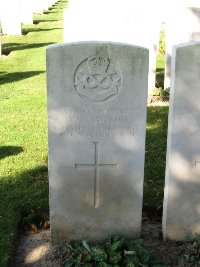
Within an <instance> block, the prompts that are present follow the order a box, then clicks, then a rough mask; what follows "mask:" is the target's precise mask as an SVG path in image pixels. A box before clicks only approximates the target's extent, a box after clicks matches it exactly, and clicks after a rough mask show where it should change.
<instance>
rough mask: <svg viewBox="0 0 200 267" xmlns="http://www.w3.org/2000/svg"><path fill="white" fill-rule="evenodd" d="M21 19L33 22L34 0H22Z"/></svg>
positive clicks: (28, 22) (26, 22)
mask: <svg viewBox="0 0 200 267" xmlns="http://www.w3.org/2000/svg"><path fill="white" fill-rule="evenodd" d="M21 21H22V23H24V24H33V0H21Z"/></svg>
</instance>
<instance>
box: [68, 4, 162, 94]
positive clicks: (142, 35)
mask: <svg viewBox="0 0 200 267" xmlns="http://www.w3.org/2000/svg"><path fill="white" fill-rule="evenodd" d="M155 3H156V6H157V9H156V10H158V11H157V13H156V15H153V14H152V12H149V9H151V8H152V5H153V4H155ZM144 4H145V9H144ZM105 6H106V8H105ZM159 6H160V4H159V3H158V2H157V1H153V2H152V1H151V3H147V2H146V1H130V0H124V2H123V5H121V2H120V1H116V0H110V1H107V0H102V1H97V0H86V1H84V2H83V1H80V0H77V1H74V2H73V1H71V2H69V8H68V9H66V10H65V11H64V27H63V28H64V42H65V43H69V42H75V41H88V40H90V41H111V42H120V43H129V44H133V45H139V46H143V47H146V48H148V49H149V51H150V60H149V91H150V90H151V89H153V88H154V87H155V73H156V53H157V46H158V44H159V32H160V27H161V17H159V14H160V13H159V8H158V7H159ZM97 10H98V12H97ZM77 17H78V18H79V19H78V20H77ZM70 25H73V27H71V26H70ZM149 33H150V34H149Z"/></svg>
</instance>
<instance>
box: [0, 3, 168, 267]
mask: <svg viewBox="0 0 200 267" xmlns="http://www.w3.org/2000/svg"><path fill="white" fill-rule="evenodd" d="M66 5H67V3H66V1H64V0H60V1H59V2H58V3H57V4H56V5H55V6H54V7H53V9H52V10H49V11H47V12H45V13H46V14H43V15H35V16H34V23H35V24H34V25H24V26H23V35H22V36H12V37H11V36H10V37H8V36H6V37H3V53H5V54H8V56H3V57H2V59H1V60H0V201H1V204H0V266H1V267H5V266H7V263H8V259H9V255H11V253H12V248H13V244H14V240H15V238H16V235H17V230H18V227H19V224H20V222H21V220H22V218H23V217H25V216H27V215H29V214H32V213H39V214H45V213H48V210H49V207H48V174H47V168H48V166H47V162H48V158H47V153H48V152H47V148H48V145H47V112H46V47H47V46H48V45H52V44H57V43H62V40H63V32H62V15H63V7H65V6H66ZM9 52H11V53H9ZM161 61H162V60H161ZM159 68H160V69H159V71H160V70H161V69H162V68H163V66H159ZM159 78H160V79H161V80H162V77H160V76H159ZM161 82H163V81H161ZM167 114H168V108H167V107H149V108H148V123H147V145H146V163H145V191H144V192H145V193H144V208H145V209H146V210H151V212H156V211H157V210H158V209H160V206H162V198H163V185H164V169H165V150H166V129H167Z"/></svg>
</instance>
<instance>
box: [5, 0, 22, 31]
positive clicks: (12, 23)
mask: <svg viewBox="0 0 200 267" xmlns="http://www.w3.org/2000/svg"><path fill="white" fill-rule="evenodd" d="M0 13H1V24H2V25H1V26H2V31H3V33H4V34H7V35H21V33H22V30H21V4H20V0H15V1H12V0H2V1H1V11H0Z"/></svg>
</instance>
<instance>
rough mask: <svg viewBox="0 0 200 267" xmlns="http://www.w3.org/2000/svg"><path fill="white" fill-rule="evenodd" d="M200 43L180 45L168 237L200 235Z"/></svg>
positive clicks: (166, 199)
mask: <svg viewBox="0 0 200 267" xmlns="http://www.w3.org/2000/svg"><path fill="white" fill-rule="evenodd" d="M199 73H200V43H193V44H190V45H182V46H177V47H176V50H175V51H174V55H173V57H172V83H171V96H170V110H169V128H168V142H167V165H166V181H165V194H164V207H163V233H164V237H165V238H169V239H174V240H182V239H186V237H194V236H195V235H199V234H200V202H199V197H200V75H199Z"/></svg>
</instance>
